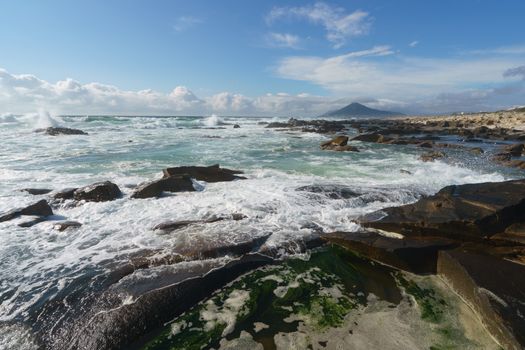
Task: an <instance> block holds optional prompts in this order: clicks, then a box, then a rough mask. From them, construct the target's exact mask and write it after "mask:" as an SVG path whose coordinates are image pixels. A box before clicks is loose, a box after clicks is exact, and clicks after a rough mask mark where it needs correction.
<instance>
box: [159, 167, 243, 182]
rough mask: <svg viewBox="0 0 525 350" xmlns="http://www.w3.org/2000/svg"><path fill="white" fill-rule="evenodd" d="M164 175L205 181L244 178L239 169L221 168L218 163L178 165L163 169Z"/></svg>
mask: <svg viewBox="0 0 525 350" xmlns="http://www.w3.org/2000/svg"><path fill="white" fill-rule="evenodd" d="M163 173H164V177H170V176H174V175H177V176H184V175H186V176H189V177H191V178H192V179H196V180H200V181H206V182H222V181H233V180H240V179H246V178H245V177H243V176H239V175H238V174H242V173H243V172H242V171H239V170H230V169H226V168H221V167H220V166H219V164H215V165H211V166H180V167H174V168H167V169H164V170H163Z"/></svg>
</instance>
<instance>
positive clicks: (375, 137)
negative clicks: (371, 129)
mask: <svg viewBox="0 0 525 350" xmlns="http://www.w3.org/2000/svg"><path fill="white" fill-rule="evenodd" d="M390 140H392V139H391V138H390V137H387V136H384V135H381V134H378V133H370V134H362V135H357V136H356V137H354V138H353V139H352V141H363V142H375V143H385V142H388V141H390Z"/></svg>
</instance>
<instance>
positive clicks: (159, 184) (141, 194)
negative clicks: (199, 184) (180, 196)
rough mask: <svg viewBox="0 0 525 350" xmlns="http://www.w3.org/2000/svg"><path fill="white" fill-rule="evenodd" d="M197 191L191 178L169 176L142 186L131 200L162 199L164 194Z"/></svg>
mask: <svg viewBox="0 0 525 350" xmlns="http://www.w3.org/2000/svg"><path fill="white" fill-rule="evenodd" d="M184 191H195V188H193V182H192V181H191V179H190V178H189V176H185V175H182V176H169V177H164V178H162V179H159V180H155V181H152V182H147V183H145V184H142V185H140V186H139V187H138V188H137V189H136V190H135V191H134V192H133V194H132V195H131V198H151V197H160V196H161V195H162V192H184Z"/></svg>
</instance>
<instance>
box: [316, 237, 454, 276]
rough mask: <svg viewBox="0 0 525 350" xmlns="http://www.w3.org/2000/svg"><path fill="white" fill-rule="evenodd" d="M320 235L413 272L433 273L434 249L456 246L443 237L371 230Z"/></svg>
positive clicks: (385, 263)
mask: <svg viewBox="0 0 525 350" xmlns="http://www.w3.org/2000/svg"><path fill="white" fill-rule="evenodd" d="M321 237H322V238H323V239H325V240H327V241H328V242H331V243H336V244H339V245H341V246H343V247H345V248H348V249H350V250H351V251H353V252H355V253H357V254H359V255H361V256H365V257H367V258H368V259H372V260H375V261H378V262H380V263H382V264H384V265H389V266H393V267H396V268H398V269H402V270H404V271H410V272H413V273H436V271H437V256H438V252H439V251H440V250H442V249H451V248H453V247H457V246H458V243H456V242H454V241H452V240H449V239H446V238H434V237H432V238H425V239H422V238H403V239H397V238H392V237H386V236H382V235H381V234H379V233H377V232H371V231H361V232H333V233H327V234H323V235H321Z"/></svg>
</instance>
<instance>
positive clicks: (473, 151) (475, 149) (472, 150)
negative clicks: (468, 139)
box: [469, 147, 485, 155]
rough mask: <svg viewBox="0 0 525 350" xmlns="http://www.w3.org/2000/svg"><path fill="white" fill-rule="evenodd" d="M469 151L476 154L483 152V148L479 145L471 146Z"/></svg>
mask: <svg viewBox="0 0 525 350" xmlns="http://www.w3.org/2000/svg"><path fill="white" fill-rule="evenodd" d="M469 152H470V153H472V154H477V155H479V154H483V153H485V151H483V149H482V148H480V147H474V148H471V149H469Z"/></svg>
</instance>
